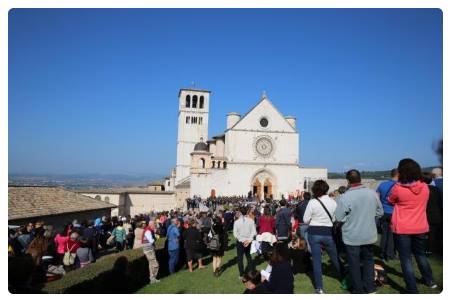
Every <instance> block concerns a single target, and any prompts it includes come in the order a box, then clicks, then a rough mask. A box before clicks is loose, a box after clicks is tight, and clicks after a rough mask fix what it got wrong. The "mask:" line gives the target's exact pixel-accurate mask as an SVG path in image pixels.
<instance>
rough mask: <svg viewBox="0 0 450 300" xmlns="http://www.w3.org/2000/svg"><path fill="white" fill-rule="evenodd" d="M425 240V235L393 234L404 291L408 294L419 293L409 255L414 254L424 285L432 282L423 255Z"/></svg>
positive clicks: (426, 238)
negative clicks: (404, 284) (400, 266)
mask: <svg viewBox="0 0 450 300" xmlns="http://www.w3.org/2000/svg"><path fill="white" fill-rule="evenodd" d="M427 240H428V235H427V234H394V242H395V246H396V248H397V251H398V254H399V256H400V263H401V265H402V272H403V280H404V281H405V283H406V291H407V292H408V293H413V294H417V293H419V291H418V290H417V285H416V277H415V276H414V268H413V264H412V257H411V254H414V257H415V259H416V262H417V266H418V267H419V271H420V274H422V278H423V280H424V281H425V283H427V284H429V283H431V282H433V273H432V271H431V267H430V264H429V263H428V259H427V257H426V255H425V249H426V247H427Z"/></svg>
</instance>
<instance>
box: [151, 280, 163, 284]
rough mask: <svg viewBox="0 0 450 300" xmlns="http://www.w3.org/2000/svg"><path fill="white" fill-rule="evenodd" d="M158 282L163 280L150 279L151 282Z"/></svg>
mask: <svg viewBox="0 0 450 300" xmlns="http://www.w3.org/2000/svg"><path fill="white" fill-rule="evenodd" d="M158 282H161V280H159V279H153V280H150V284H154V283H158Z"/></svg>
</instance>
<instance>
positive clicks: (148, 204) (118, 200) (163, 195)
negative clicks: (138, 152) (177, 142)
mask: <svg viewBox="0 0 450 300" xmlns="http://www.w3.org/2000/svg"><path fill="white" fill-rule="evenodd" d="M77 193H80V194H82V195H84V196H87V197H91V198H94V199H97V200H99V201H104V202H107V203H111V204H114V205H115V208H114V209H112V210H111V215H112V216H127V215H130V216H134V215H138V214H142V213H149V212H150V211H152V210H156V211H162V210H171V209H174V208H177V207H181V205H177V202H176V198H175V193H174V192H167V191H154V190H150V189H148V188H129V189H93V190H79V191H77Z"/></svg>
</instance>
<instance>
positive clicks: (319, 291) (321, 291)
mask: <svg viewBox="0 0 450 300" xmlns="http://www.w3.org/2000/svg"><path fill="white" fill-rule="evenodd" d="M316 294H325V292H324V291H323V290H322V289H316Z"/></svg>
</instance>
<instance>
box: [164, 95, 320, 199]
mask: <svg viewBox="0 0 450 300" xmlns="http://www.w3.org/2000/svg"><path fill="white" fill-rule="evenodd" d="M210 96H211V92H210V91H207V90H201V89H194V88H189V89H181V90H180V91H179V94H178V138H177V164H176V168H175V169H174V170H173V172H172V174H171V176H169V177H167V178H166V180H165V190H166V191H174V192H176V193H177V194H178V195H177V198H179V200H178V201H182V198H184V197H186V196H190V197H193V196H200V197H202V198H203V197H209V196H236V195H245V196H247V195H248V194H250V193H251V194H252V195H255V196H256V197H257V198H259V199H264V198H274V199H280V198H281V197H282V196H284V197H286V198H287V197H288V196H289V195H291V196H296V195H297V194H298V193H299V192H301V191H303V190H305V189H308V188H309V185H310V183H311V182H313V181H315V180H317V179H327V169H325V168H305V167H303V166H302V165H301V164H300V161H299V158H300V153H299V142H300V138H299V129H298V128H297V124H296V118H295V117H292V116H283V115H282V114H281V113H280V112H279V111H278V109H277V108H276V107H275V105H274V104H273V103H272V101H271V100H269V98H268V97H267V95H265V93H263V95H262V96H261V98H260V99H259V101H255V102H257V103H256V104H255V106H253V107H252V108H251V109H250V110H249V111H248V112H247V113H246V114H243V115H241V114H239V113H236V112H231V113H228V114H227V116H226V129H225V131H224V132H223V133H221V134H218V135H215V136H212V137H209V136H208V119H209V106H210V104H211V101H210V100H211V97H210ZM224 123H225V122H224Z"/></svg>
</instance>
